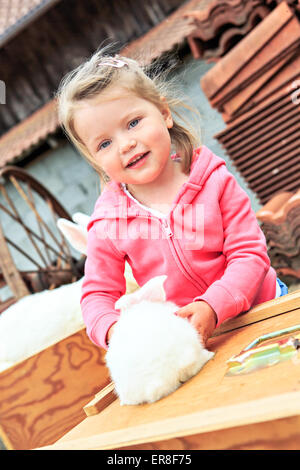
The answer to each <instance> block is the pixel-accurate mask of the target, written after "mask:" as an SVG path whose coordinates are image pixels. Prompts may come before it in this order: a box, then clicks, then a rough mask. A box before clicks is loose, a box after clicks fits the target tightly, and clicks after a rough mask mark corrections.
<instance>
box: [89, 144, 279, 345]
mask: <svg viewBox="0 0 300 470" xmlns="http://www.w3.org/2000/svg"><path fill="white" fill-rule="evenodd" d="M125 260H126V261H128V262H129V264H130V265H131V268H132V272H133V275H134V277H135V279H136V281H137V283H138V284H139V285H140V286H141V285H143V284H144V283H145V282H147V281H148V280H149V279H151V278H152V277H154V276H158V275H162V274H166V275H167V279H166V281H165V283H164V288H165V291H166V296H167V300H170V301H173V302H175V303H176V304H177V305H178V306H179V307H183V306H184V305H187V304H188V303H191V302H193V301H195V300H204V301H205V302H207V303H208V304H209V305H210V306H211V307H212V308H213V309H214V311H215V312H216V314H217V317H218V324H217V326H219V325H220V324H221V323H222V322H224V321H225V320H227V319H228V318H231V317H235V316H236V315H238V314H239V313H241V312H245V311H247V310H249V309H250V308H251V307H253V306H254V305H256V304H259V303H262V302H265V301H267V300H270V299H273V298H274V297H275V291H276V272H275V270H274V269H273V268H272V267H270V260H269V257H268V255H267V248H266V241H265V237H264V235H263V233H262V231H261V229H260V227H259V225H258V223H257V220H256V216H255V213H254V212H253V210H252V209H251V204H250V200H249V198H248V196H247V194H246V193H245V192H244V191H243V189H241V187H240V186H239V185H238V183H237V182H236V180H235V178H234V177H233V175H232V174H231V173H229V172H228V171H227V169H226V166H225V161H224V160H223V159H221V158H219V157H217V156H216V155H214V154H213V153H212V152H211V151H210V150H209V149H208V148H207V147H205V146H203V147H201V149H197V150H195V152H194V155H193V162H192V166H191V172H190V175H189V179H188V181H187V182H186V183H184V184H183V185H182V187H181V188H180V191H179V192H178V194H177V196H176V198H175V201H174V204H173V208H172V210H170V212H169V213H168V215H166V216H165V217H158V216H155V215H153V213H152V212H151V210H147V209H146V208H144V207H142V206H141V205H140V204H138V203H137V202H135V201H134V200H132V199H131V198H130V197H128V195H126V194H125V192H124V191H123V190H122V188H121V187H120V185H119V184H118V183H116V182H111V183H109V184H108V185H107V187H106V188H105V189H104V190H103V192H102V194H101V195H100V197H99V198H98V200H97V202H96V205H95V209H94V212H93V214H92V217H91V219H90V222H89V225H88V248H87V259H86V264H85V277H84V281H83V288H82V298H81V307H82V314H83V318H84V322H85V324H86V327H87V334H88V335H89V337H90V339H91V340H92V341H93V342H94V343H95V344H97V345H99V346H102V347H104V348H105V349H107V343H106V334H107V331H108V329H109V328H110V327H111V325H112V324H113V323H114V322H116V321H117V320H118V318H119V312H118V311H116V310H115V309H114V304H115V302H116V300H117V299H118V298H119V297H120V296H122V295H123V294H124V293H125V289H126V285H125V278H124V274H123V273H124V263H125Z"/></svg>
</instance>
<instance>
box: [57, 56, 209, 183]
mask: <svg viewBox="0 0 300 470" xmlns="http://www.w3.org/2000/svg"><path fill="white" fill-rule="evenodd" d="M106 50H107V47H105V48H103V49H100V50H98V51H97V52H96V53H94V54H93V55H92V56H91V57H90V58H89V59H88V60H87V61H86V62H84V63H83V64H81V65H80V66H78V67H77V68H75V69H74V70H73V71H71V72H69V73H68V74H67V75H66V76H65V77H64V78H63V79H62V81H61V83H60V85H59V88H58V91H57V93H56V98H57V105H58V116H59V121H60V124H61V126H62V128H63V130H64V132H65V133H66V135H67V136H68V137H69V139H70V140H71V142H73V144H74V145H75V147H77V148H78V150H79V151H80V152H81V153H82V154H83V156H84V157H85V158H86V159H87V160H88V162H89V163H90V164H91V165H92V166H93V167H94V168H95V170H96V171H97V172H98V173H99V175H100V178H101V179H102V181H103V182H104V183H107V182H108V181H109V177H108V176H107V175H106V174H105V173H104V171H103V170H102V169H101V168H100V167H99V165H97V163H96V162H95V160H94V158H93V157H92V155H91V154H90V152H89V151H88V149H87V147H86V146H85V144H84V143H83V142H82V140H81V139H80V137H79V136H78V134H77V132H76V129H75V127H74V113H75V111H76V109H78V107H79V106H80V103H81V102H82V101H87V100H89V99H93V98H95V97H99V95H100V93H101V92H102V91H104V90H106V89H107V88H108V87H110V86H115V85H116V84H118V85H119V86H121V87H123V88H125V89H127V90H128V91H130V92H133V93H135V94H136V95H137V96H139V97H141V98H143V99H145V100H148V101H150V102H151V103H152V104H154V105H155V106H157V107H158V108H159V109H161V108H162V100H161V97H162V96H164V97H165V99H166V102H167V104H168V106H169V109H170V111H171V114H172V118H173V127H172V128H171V129H169V133H170V138H171V143H172V145H173V146H174V150H175V152H176V154H177V155H178V156H179V157H180V160H181V162H182V163H181V164H182V170H183V172H185V173H189V171H190V166H191V160H192V155H193V149H194V147H195V146H196V145H198V144H199V141H200V137H199V133H198V132H196V131H195V128H193V126H192V125H191V123H190V122H189V121H188V120H187V119H185V118H183V116H182V115H180V113H179V112H178V108H184V109H185V110H189V111H194V112H196V113H198V112H197V111H196V110H195V109H193V108H192V107H191V106H188V105H187V104H186V103H184V102H183V100H182V99H180V98H178V90H174V89H173V87H172V84H171V82H170V81H168V82H167V80H166V73H165V72H162V70H161V69H160V70H158V69H159V67H157V64H156V71H155V72H154V77H153V78H150V77H149V76H148V75H149V73H150V69H149V68H148V71H147V67H142V66H140V65H139V64H138V62H137V61H136V60H133V59H130V58H127V57H122V56H118V55H116V56H111V55H108V54H107V53H106ZM116 60H121V61H123V62H124V63H125V66H121V67H117V66H112V65H110V63H111V61H116ZM152 72H153V66H152ZM172 91H173V93H172ZM174 115H176V116H178V117H179V118H180V120H181V121H182V122H183V123H184V124H185V125H182V124H180V123H179V122H178V121H176V120H175V119H174Z"/></svg>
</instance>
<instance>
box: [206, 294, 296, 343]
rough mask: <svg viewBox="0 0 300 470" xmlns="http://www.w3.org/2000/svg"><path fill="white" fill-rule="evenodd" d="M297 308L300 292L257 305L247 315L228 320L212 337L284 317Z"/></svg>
mask: <svg viewBox="0 0 300 470" xmlns="http://www.w3.org/2000/svg"><path fill="white" fill-rule="evenodd" d="M297 308H300V290H297V291H295V292H291V293H290V294H286V295H283V296H282V297H278V298H277V299H272V300H269V301H267V302H264V303H262V304H259V305H256V306H255V307H254V308H252V309H251V310H249V311H248V312H247V313H243V314H241V315H238V316H237V317H235V318H232V319H230V320H227V321H226V322H224V323H222V325H220V326H219V327H218V328H217V329H216V330H215V331H214V333H213V335H212V336H213V337H214V336H219V335H222V334H224V333H228V332H229V331H232V330H235V329H237V328H242V327H244V326H246V325H251V324H252V323H256V322H259V321H262V320H266V319H267V318H271V317H275V316H277V315H282V314H284V313H287V312H290V311H291V310H295V309H297Z"/></svg>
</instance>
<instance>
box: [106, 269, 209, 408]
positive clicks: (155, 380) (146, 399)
mask: <svg viewBox="0 0 300 470" xmlns="http://www.w3.org/2000/svg"><path fill="white" fill-rule="evenodd" d="M166 278H167V276H157V277H155V278H153V279H151V280H150V281H148V282H147V283H146V284H145V285H144V286H143V287H142V288H141V289H139V290H138V291H136V292H134V293H132V294H127V295H124V296H122V297H121V298H120V299H119V300H118V301H117V302H116V304H115V308H116V309H119V310H120V311H121V315H120V319H119V320H118V322H117V323H116V324H115V329H114V332H113V334H112V337H111V339H110V343H109V347H108V351H107V354H106V364H107V366H108V368H109V371H110V375H111V378H112V380H113V381H114V383H115V390H116V393H117V394H118V396H119V399H120V404H121V405H137V404H140V403H153V402H155V401H156V400H159V399H160V398H162V397H164V396H166V395H168V394H169V393H171V392H173V391H174V390H176V389H177V388H178V387H179V386H180V385H181V384H182V383H183V382H185V381H186V380H188V379H189V378H191V377H192V376H194V375H195V374H197V373H198V372H199V371H200V369H201V368H202V367H203V365H204V364H205V363H206V362H207V361H208V360H209V359H211V358H212V357H213V356H214V353H213V352H210V351H208V350H207V349H205V348H204V347H203V345H202V340H201V338H200V336H199V334H198V333H197V331H196V330H195V328H194V327H193V326H192V325H191V324H190V323H189V321H188V320H187V319H185V318H181V317H179V316H176V315H175V314H174V313H175V312H176V310H178V307H177V306H176V305H175V304H174V303H172V302H167V301H166V298H165V292H164V289H163V283H164V281H165V280H166Z"/></svg>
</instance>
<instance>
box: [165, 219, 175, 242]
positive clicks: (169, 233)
mask: <svg viewBox="0 0 300 470" xmlns="http://www.w3.org/2000/svg"><path fill="white" fill-rule="evenodd" d="M163 227H164V231H165V234H166V236H167V238H171V237H172V236H173V232H172V230H171V227H170V225H169V223H168V221H167V220H166V219H163Z"/></svg>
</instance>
